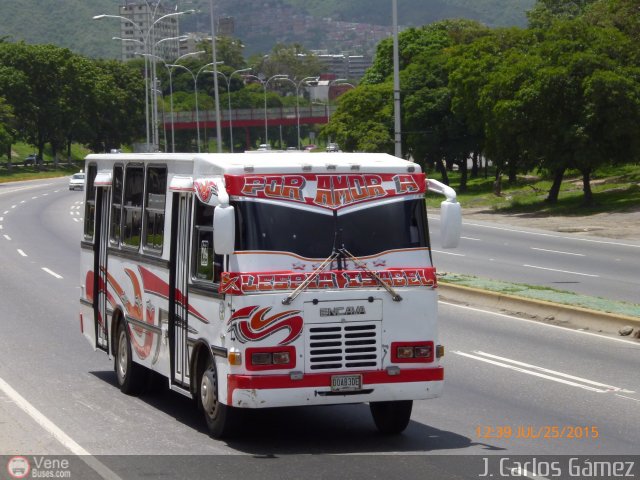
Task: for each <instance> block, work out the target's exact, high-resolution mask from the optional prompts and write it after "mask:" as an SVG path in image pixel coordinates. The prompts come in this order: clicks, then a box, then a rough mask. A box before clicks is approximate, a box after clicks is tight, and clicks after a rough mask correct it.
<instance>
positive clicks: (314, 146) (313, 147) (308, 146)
mask: <svg viewBox="0 0 640 480" xmlns="http://www.w3.org/2000/svg"><path fill="white" fill-rule="evenodd" d="M316 148H318V147H317V145H314V144H313V143H311V144H309V145H307V146H306V147H304V149H305V151H307V152H310V151H311V150H315V149H316Z"/></svg>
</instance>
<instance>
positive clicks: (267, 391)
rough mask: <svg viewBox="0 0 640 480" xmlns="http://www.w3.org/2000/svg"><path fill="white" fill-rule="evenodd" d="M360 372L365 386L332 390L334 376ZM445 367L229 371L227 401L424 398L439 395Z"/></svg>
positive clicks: (284, 403) (285, 403)
mask: <svg viewBox="0 0 640 480" xmlns="http://www.w3.org/2000/svg"><path fill="white" fill-rule="evenodd" d="M345 373H348V374H361V375H362V390H359V391H357V392H332V391H331V377H332V376H333V375H342V374H345ZM443 380H444V368H443V367H436V368H423V369H422V368H421V369H402V370H400V371H399V372H398V373H397V374H395V375H390V374H389V373H388V372H387V371H386V370H376V371H363V372H335V373H327V372H325V373H314V374H304V375H302V376H301V378H300V379H297V380H293V379H292V378H291V375H228V377H227V404H228V405H232V406H234V407H239V408H270V407H293V406H304V405H335V404H344V403H361V402H384V401H392V400H424V399H428V398H435V397H438V396H440V394H441V392H442V386H443Z"/></svg>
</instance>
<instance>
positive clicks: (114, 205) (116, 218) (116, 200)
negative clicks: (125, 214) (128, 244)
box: [109, 165, 124, 245]
mask: <svg viewBox="0 0 640 480" xmlns="http://www.w3.org/2000/svg"><path fill="white" fill-rule="evenodd" d="M123 175H124V170H123V168H122V165H116V166H115V167H113V183H112V185H113V186H112V190H111V191H112V193H111V227H110V233H109V239H110V241H111V243H112V244H115V245H119V244H120V233H121V232H120V230H121V228H122V180H123V179H122V177H123Z"/></svg>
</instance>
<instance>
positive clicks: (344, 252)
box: [339, 247, 402, 302]
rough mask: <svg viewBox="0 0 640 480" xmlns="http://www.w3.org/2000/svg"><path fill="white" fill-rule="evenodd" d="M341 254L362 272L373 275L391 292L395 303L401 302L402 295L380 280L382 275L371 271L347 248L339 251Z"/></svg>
mask: <svg viewBox="0 0 640 480" xmlns="http://www.w3.org/2000/svg"><path fill="white" fill-rule="evenodd" d="M339 252H340V253H341V254H342V256H344V257H347V258H349V259H350V260H351V261H352V262H353V263H355V264H356V265H357V266H358V267H359V268H361V269H362V270H364V271H365V272H367V273H368V274H369V275H371V276H372V277H373V278H375V279H376V281H377V282H378V283H379V284H380V285H381V286H382V287H383V288H384V289H385V290H386V291H387V292H389V294H390V295H391V298H392V299H393V301H394V302H400V301H401V300H402V297H401V296H400V295H398V293H397V292H396V291H395V290H394V289H393V287H392V286H391V285H388V284H387V283H386V282H385V281H384V280H382V278H380V275H378V274H377V273H376V272H374V271H373V270H371V269H370V268H369V267H367V264H366V263H364V262H362V261H360V260H359V259H358V258H356V257H354V256H353V255H352V254H351V252H349V250H347V249H346V248H344V247H343V248H341V249H340V250H339Z"/></svg>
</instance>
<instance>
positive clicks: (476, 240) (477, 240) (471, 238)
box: [460, 237, 482, 242]
mask: <svg viewBox="0 0 640 480" xmlns="http://www.w3.org/2000/svg"><path fill="white" fill-rule="evenodd" d="M460 238H464V239H465V240H473V241H474V242H481V241H482V239H480V238H473V237H460Z"/></svg>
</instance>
